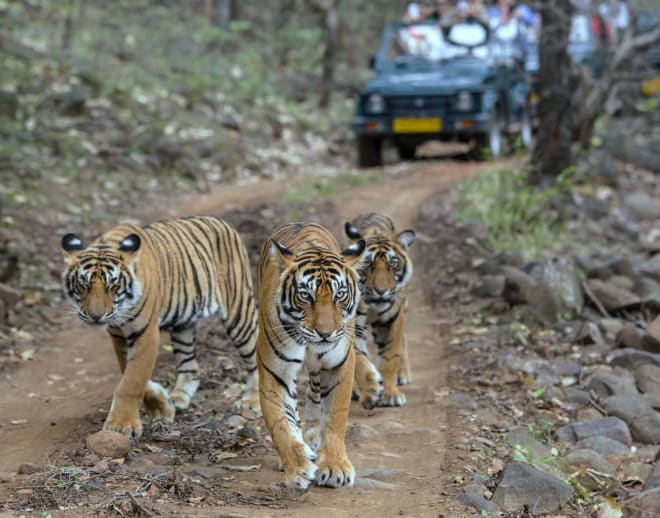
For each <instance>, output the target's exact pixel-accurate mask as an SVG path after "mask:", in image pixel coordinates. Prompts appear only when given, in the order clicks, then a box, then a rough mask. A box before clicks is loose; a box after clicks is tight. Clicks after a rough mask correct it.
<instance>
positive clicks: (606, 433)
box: [555, 417, 632, 446]
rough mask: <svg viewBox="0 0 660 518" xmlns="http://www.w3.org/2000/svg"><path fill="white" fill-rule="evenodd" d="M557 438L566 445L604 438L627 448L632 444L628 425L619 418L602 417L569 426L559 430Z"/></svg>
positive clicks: (556, 434) (556, 433)
mask: <svg viewBox="0 0 660 518" xmlns="http://www.w3.org/2000/svg"><path fill="white" fill-rule="evenodd" d="M555 436H556V438H557V440H558V441H560V442H565V443H574V442H578V441H581V440H583V439H588V438H589V437H596V436H602V437H608V438H610V439H614V440H615V441H619V442H622V443H623V444H625V445H626V446H630V445H631V444H632V438H631V436H630V430H629V429H628V425H627V424H626V423H625V421H623V420H622V419H620V418H618V417H601V418H599V419H593V420H591V421H586V422H583V423H571V424H567V425H565V426H562V427H561V428H559V429H557V431H556V432H555Z"/></svg>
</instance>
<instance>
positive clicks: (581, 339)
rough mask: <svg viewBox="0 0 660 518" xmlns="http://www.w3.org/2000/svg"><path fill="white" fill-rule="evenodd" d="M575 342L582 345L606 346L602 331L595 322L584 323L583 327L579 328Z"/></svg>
mask: <svg viewBox="0 0 660 518" xmlns="http://www.w3.org/2000/svg"><path fill="white" fill-rule="evenodd" d="M573 341H574V342H575V343H576V344H580V345H589V344H596V345H605V340H604V339H603V335H602V334H601V332H600V329H599V328H598V326H597V325H596V324H594V323H593V322H583V323H582V325H581V326H580V327H578V330H577V332H576V333H575V339H574V340H573Z"/></svg>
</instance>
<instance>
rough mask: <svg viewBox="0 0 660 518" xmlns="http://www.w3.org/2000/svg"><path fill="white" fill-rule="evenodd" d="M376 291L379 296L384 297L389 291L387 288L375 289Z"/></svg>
mask: <svg viewBox="0 0 660 518" xmlns="http://www.w3.org/2000/svg"><path fill="white" fill-rule="evenodd" d="M374 291H375V292H376V293H378V295H384V294H385V292H386V291H387V288H376V287H374Z"/></svg>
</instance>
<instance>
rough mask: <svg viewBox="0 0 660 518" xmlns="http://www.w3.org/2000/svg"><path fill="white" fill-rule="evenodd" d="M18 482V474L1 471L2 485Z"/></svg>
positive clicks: (0, 481) (0, 482)
mask: <svg viewBox="0 0 660 518" xmlns="http://www.w3.org/2000/svg"><path fill="white" fill-rule="evenodd" d="M14 480H16V473H7V472H6V471H0V484H7V483H9V482H13V481H14Z"/></svg>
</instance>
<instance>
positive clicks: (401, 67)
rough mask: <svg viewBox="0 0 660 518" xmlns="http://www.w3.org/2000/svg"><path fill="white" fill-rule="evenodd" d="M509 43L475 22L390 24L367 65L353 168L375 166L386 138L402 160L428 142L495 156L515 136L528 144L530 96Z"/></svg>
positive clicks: (356, 125) (518, 58)
mask: <svg viewBox="0 0 660 518" xmlns="http://www.w3.org/2000/svg"><path fill="white" fill-rule="evenodd" d="M514 38H515V35H512V34H507V33H506V31H502V33H501V34H499V33H498V32H497V31H496V32H494V33H491V32H490V31H489V30H488V28H487V27H486V26H484V25H482V24H480V23H478V22H476V21H471V22H465V23H458V24H454V25H452V26H450V27H446V28H441V27H440V26H439V25H438V24H437V23H430V22H423V23H417V24H410V25H407V24H402V23H394V24H391V25H388V26H387V27H386V28H385V31H384V32H383V37H382V40H381V43H380V47H379V49H378V53H377V54H376V56H375V57H374V58H373V62H372V66H373V70H374V72H375V77H374V78H373V79H372V80H371V81H369V82H368V84H367V85H366V87H365V88H364V90H363V91H361V92H360V93H359V95H358V99H357V107H356V112H355V117H354V119H353V130H354V133H355V137H356V143H357V155H358V165H359V166H360V167H372V166H378V165H380V164H381V163H382V143H383V141H384V140H385V139H390V140H391V141H392V142H393V143H394V144H395V146H396V147H397V149H398V151H399V155H400V156H401V158H403V159H410V158H413V157H414V156H415V150H416V147H417V146H419V145H420V144H422V143H424V142H426V141H429V140H442V141H448V140H455V141H462V142H472V143H473V144H475V145H476V146H478V148H480V149H484V148H485V149H486V150H488V153H489V154H490V155H491V156H493V157H498V156H500V155H502V154H503V153H504V152H505V150H506V146H507V137H509V136H511V135H513V134H518V135H520V141H521V143H522V144H523V145H524V146H529V145H530V144H531V139H532V128H531V122H530V116H529V108H528V106H527V99H528V93H529V92H528V86H527V83H526V82H525V72H524V59H523V58H522V55H521V50H520V47H519V45H517V43H516V42H515V41H514Z"/></svg>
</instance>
